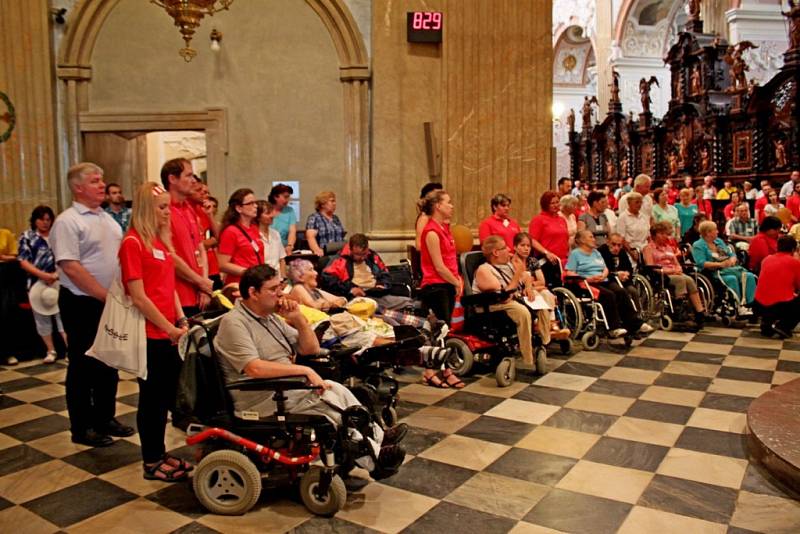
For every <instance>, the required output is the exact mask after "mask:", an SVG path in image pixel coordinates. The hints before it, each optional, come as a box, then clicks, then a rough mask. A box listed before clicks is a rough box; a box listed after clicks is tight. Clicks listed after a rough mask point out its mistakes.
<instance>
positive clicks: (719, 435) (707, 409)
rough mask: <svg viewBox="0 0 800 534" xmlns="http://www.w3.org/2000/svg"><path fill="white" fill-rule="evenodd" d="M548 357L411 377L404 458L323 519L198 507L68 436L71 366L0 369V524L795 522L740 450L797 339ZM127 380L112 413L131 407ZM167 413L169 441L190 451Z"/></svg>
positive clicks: (83, 527) (133, 464) (791, 373)
mask: <svg viewBox="0 0 800 534" xmlns="http://www.w3.org/2000/svg"><path fill="white" fill-rule="evenodd" d="M550 367H551V372H550V373H549V374H548V375H546V376H544V377H541V378H538V379H535V380H534V381H533V383H531V379H532V377H530V376H525V375H520V376H518V380H519V381H518V382H516V383H514V384H513V385H512V386H510V387H508V388H504V389H499V388H497V387H496V386H495V384H494V380H493V378H486V377H481V376H477V377H473V378H472V379H470V380H469V381H468V382H469V385H468V386H467V387H466V388H465V389H463V390H460V391H456V390H452V389H450V390H447V389H433V388H430V387H425V386H423V385H421V384H417V383H414V381H415V379H416V378H417V377H418V376H419V375H418V374H417V373H415V372H413V371H411V370H409V371H408V372H406V373H402V374H401V375H400V377H401V379H402V380H404V381H405V382H406V383H407V384H406V385H405V386H404V387H403V388H402V390H401V393H400V399H401V402H400V407H399V412H400V415H401V417H402V418H403V419H404V420H405V421H406V422H407V423H408V424H409V425H410V426H411V430H410V432H409V435H408V437H407V438H406V440H405V442H404V443H405V445H406V447H407V449H408V450H409V457H408V459H407V462H406V464H405V466H404V467H403V468H402V470H401V471H400V473H398V474H397V475H395V476H394V477H392V478H389V479H387V480H383V481H381V482H373V481H368V480H367V481H361V483H358V484H351V488H350V491H349V496H348V504H347V506H346V508H345V509H344V510H343V511H341V512H340V513H339V514H338V515H337V516H336V517H335V518H334V519H321V518H316V517H312V516H311V515H310V514H309V512H308V511H307V510H306V509H305V508H304V507H303V506H302V504H300V503H299V501H298V499H297V498H296V497H295V496H293V495H292V494H291V493H290V492H288V491H283V492H280V491H277V492H275V491H272V492H265V493H264V494H263V495H262V497H261V500H260V502H259V503H258V504H257V505H256V507H255V508H254V509H253V510H252V511H251V512H250V513H248V514H247V515H245V516H242V517H220V516H214V515H210V514H207V513H205V511H204V509H203V508H202V507H201V506H200V505H199V503H198V502H197V501H196V500H195V498H194V495H193V494H192V491H191V488H190V485H189V484H172V485H170V484H165V483H161V482H154V481H146V480H144V479H143V478H142V476H141V465H140V457H139V446H138V435H134V436H132V437H130V438H124V439H119V440H117V441H116V442H115V443H114V445H113V446H111V447H109V448H104V449H90V448H88V447H84V446H80V445H75V444H73V443H71V442H70V440H69V431H68V428H69V421H68V419H67V417H66V415H67V412H66V407H65V401H64V385H63V384H64V375H65V368H64V366H63V365H62V364H61V363H57V364H55V365H50V366H47V365H42V364H38V363H36V362H31V363H27V364H22V365H19V366H17V367H13V368H1V369H0V388H2V390H3V391H4V394H3V395H2V396H0V532H13V531H19V532H24V533H26V534H27V533H50V532H59V531H65V532H89V533H94V532H103V533H113V532H126V533H130V532H147V533H160V532H164V533H168V532H187V533H188V532H196V533H204V532H255V531H258V532H287V531H293V532H314V533H317V532H362V531H364V532H375V531H377V532H401V531H403V532H436V533H440V532H449V531H452V530H453V529H458V528H466V529H468V530H469V531H470V532H477V533H484V532H485V533H494V532H498V533H500V532H514V533H518V534H523V533H541V532H559V531H561V532H587V533H589V532H590V533H601V532H626V533H627V532H635V533H650V532H653V533H668V532H678V533H680V534H688V533H705V532H709V533H711V532H720V533H723V532H730V533H746V532H786V533H796V532H800V501H798V500H797V499H798V496H797V495H793V494H791V493H789V492H787V490H786V489H784V488H782V487H781V486H780V485H779V484H778V483H777V482H776V481H775V480H773V479H772V478H771V477H770V476H769V475H767V474H765V473H764V472H763V471H762V470H760V469H759V468H758V467H757V466H756V465H753V464H751V463H750V462H749V461H748V459H747V452H746V449H745V445H744V432H745V426H746V415H745V412H746V410H747V407H748V405H749V404H750V402H751V401H752V399H753V398H755V397H757V396H758V395H760V394H761V393H763V392H765V391H767V390H768V389H770V388H771V387H773V386H775V385H779V384H782V383H785V382H787V381H789V380H792V379H795V378H799V377H800V342H798V341H797V340H795V341H784V342H782V341H777V340H764V339H761V338H760V337H758V335H757V332H754V331H752V330H749V329H744V330H738V329H723V328H706V329H704V330H703V332H701V333H700V334H686V333H670V332H656V333H654V334H653V335H652V336H650V338H649V339H647V340H645V341H643V342H637V344H636V345H635V346H634V347H632V348H630V349H627V350H626V351H625V352H616V351H614V350H611V349H609V348H608V347H603V346H601V349H600V350H599V351H595V352H579V353H577V354H574V355H572V356H570V357H566V356H559V355H557V354H553V355H551V359H550ZM137 389H138V387H137V384H136V382H135V381H132V380H130V377H125V379H124V380H122V381H121V382H120V387H119V398H118V405H117V407H118V410H117V413H118V416H119V419H121V420H122V421H123V422H125V423H127V424H131V425H134V424H135V415H136V402H137ZM183 440H184V436H183V435H182V434H181V433H180V432H179V431H176V430H174V429H173V428H172V427H169V432H168V448H170V449H173V450H174V451H175V453H176V454H178V455H181V456H183V457H186V458H192V457H193V451H192V450H191V449H190V448H189V447H186V446H185V445H184V441H183Z"/></svg>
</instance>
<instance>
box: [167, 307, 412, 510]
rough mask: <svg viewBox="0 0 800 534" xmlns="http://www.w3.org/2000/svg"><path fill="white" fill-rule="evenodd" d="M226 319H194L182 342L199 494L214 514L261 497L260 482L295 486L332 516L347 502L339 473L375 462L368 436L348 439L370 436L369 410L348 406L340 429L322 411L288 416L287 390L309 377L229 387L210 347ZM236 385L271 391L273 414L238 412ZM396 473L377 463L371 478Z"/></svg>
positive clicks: (311, 506)
mask: <svg viewBox="0 0 800 534" xmlns="http://www.w3.org/2000/svg"><path fill="white" fill-rule="evenodd" d="M221 316H222V313H220V312H216V313H214V314H213V315H211V316H208V315H205V314H201V316H196V317H195V318H193V319H192V321H191V324H192V328H191V330H190V331H189V332H188V333H187V335H185V336H184V337H183V338H182V339H181V343H180V347H179V350H180V352H181V354H182V355H183V357H184V364H183V368H182V370H181V381H180V386H179V394H178V399H177V401H178V405H179V406H180V407H181V409H182V410H183V411H184V412H185V413H187V414H190V415H191V416H192V418H193V420H194V421H195V422H192V423H190V424H189V428H188V430H187V434H188V437H187V439H186V442H187V444H188V445H197V446H198V449H197V453H196V457H197V460H198V465H197V467H196V469H195V472H194V477H193V489H194V493H195V496H196V497H197V499H198V500H199V501H200V503H201V504H202V505H203V506H204V507H205V508H206V509H208V510H209V511H210V512H212V513H216V514H222V515H241V514H244V513H246V512H247V511H248V510H250V509H251V508H252V507H253V506H254V505H255V503H256V502H257V501H258V498H259V495H260V493H261V489H262V486H265V485H269V486H270V487H280V486H285V485H291V486H297V487H298V488H299V493H300V497H301V499H302V501H303V503H304V504H305V506H306V507H307V508H308V510H309V511H311V512H312V513H314V514H317V515H321V516H332V515H334V514H335V513H336V512H338V511H339V510H340V509H341V508H342V507H343V506H344V504H345V501H346V499H347V490H346V488H345V485H344V481H343V479H342V477H345V476H347V474H348V473H349V472H350V471H351V470H352V469H353V467H354V466H355V460H356V459H357V458H360V457H362V456H371V457H372V458H373V460H375V461H376V463H377V459H376V458H375V455H374V452H373V450H372V448H371V447H370V446H369V444H368V443H367V441H366V440H365V439H362V440H355V439H352V438H351V436H353V435H354V434H355V435H357V434H360V435H361V436H370V435H371V431H372V430H371V423H372V416H371V414H370V413H369V411H368V410H366V409H365V408H364V407H363V406H353V407H350V408H347V409H346V410H344V411H343V412H342V424H341V425H340V427H339V428H336V427H335V425H333V424H332V423H331V422H330V421H329V420H328V419H327V418H325V417H324V416H321V415H295V414H290V413H287V412H286V407H285V403H286V400H287V397H286V395H285V393H286V392H287V391H290V390H301V389H312V388H310V387H309V386H308V385H307V384H306V380H305V378H304V377H284V378H279V379H246V380H239V381H237V382H234V383H229V384H226V383H225V380H224V377H223V374H222V370H221V366H220V362H219V361H218V357H219V356H218V355H217V354H216V351H215V350H214V346H213V338H214V335H215V333H216V331H217V328H218V326H219V322H220V320H221ZM187 390H191V392H190V393H189V394H187V393H186V391H187ZM232 390H239V391H271V392H274V394H273V400H274V401H275V402H276V405H277V409H276V411H275V413H274V415H272V416H269V417H259V415H258V414H257V413H252V414H251V413H248V412H244V413H241V414H238V415H237V414H235V413H234V405H233V400H232V398H231V395H230V392H231V391H232ZM356 433H357V434H356ZM395 471H396V470H390V469H385V468H381V467H378V468H376V469H375V470H374V471H373V472H372V473H371V475H372V477H373V478H375V479H380V478H385V477H387V476H391V475H392V474H394V472H395Z"/></svg>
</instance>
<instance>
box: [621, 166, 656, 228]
mask: <svg viewBox="0 0 800 534" xmlns="http://www.w3.org/2000/svg"><path fill="white" fill-rule="evenodd" d="M652 184H653V179H652V178H650V177H649V176H647V175H646V174H640V175H639V176H637V177H636V179H635V180H633V191H632V192H633V193H639V194H640V195H642V209H641V212H642V213H643V214H644V216H645V217H646V218H647V220H648V221H649V220H650V218H651V217H652V216H653V197H652V196H650V186H651V185H652ZM629 194H630V193H628V195H629ZM628 195H625V196H623V197H622V198H621V199H620V201H619V211H618V213H619V214H620V215H621V214H623V213H625V212H626V211H627V210H628Z"/></svg>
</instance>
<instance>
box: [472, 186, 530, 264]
mask: <svg viewBox="0 0 800 534" xmlns="http://www.w3.org/2000/svg"><path fill="white" fill-rule="evenodd" d="M491 207H492V214H491V215H490V216H488V217H486V218H485V219H484V220H482V221H481V224H480V226H478V238H479V239H480V242H481V243H483V242H484V240H485V239H486V238H487V237H489V236H490V235H499V236H500V237H502V238H503V239H505V241H506V244H507V245H508V248H509V249H511V250H513V249H514V236H515V235H517V234H518V233H520V232H521V230H520V228H519V223H518V222H517V221H515V220H514V219H512V218H511V216H510V215H509V212H510V211H511V199H510V198H508V197H507V196H506V195H504V194H502V193H500V194H498V195H495V196H493V197H492V200H491Z"/></svg>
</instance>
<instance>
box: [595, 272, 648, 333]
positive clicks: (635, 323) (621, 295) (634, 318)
mask: <svg viewBox="0 0 800 534" xmlns="http://www.w3.org/2000/svg"><path fill="white" fill-rule="evenodd" d="M603 287H605V288H606V289H608V290H609V291H611V292H612V293H614V299H615V300H616V303H617V315H618V317H619V320H620V322H621V323H622V327H623V328H625V329H626V330H627V331H628V332H630V333H631V334H634V333H636V332H638V331H639V328H641V327H642V322H643V321H642V320H641V318H640V317H639V313H638V312H637V311H636V308H635V307H634V305H633V300H631V296H632V295H631V293H630V292H629V291H628V289H627V288H625V287H623V286H620V285H619V284H617V283H616V282H606V283H605V284H603ZM634 291H635V289H634ZM603 308H604V309H605V311H606V314H608V308H606V306H605V305H604V306H603Z"/></svg>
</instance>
